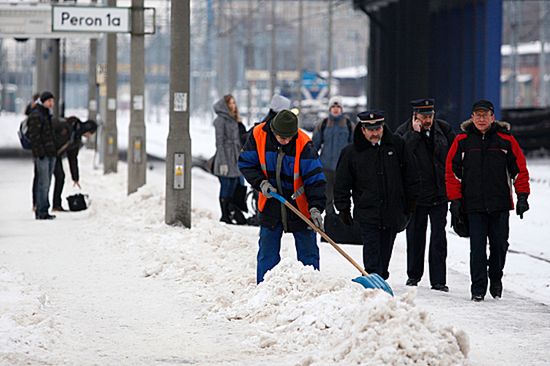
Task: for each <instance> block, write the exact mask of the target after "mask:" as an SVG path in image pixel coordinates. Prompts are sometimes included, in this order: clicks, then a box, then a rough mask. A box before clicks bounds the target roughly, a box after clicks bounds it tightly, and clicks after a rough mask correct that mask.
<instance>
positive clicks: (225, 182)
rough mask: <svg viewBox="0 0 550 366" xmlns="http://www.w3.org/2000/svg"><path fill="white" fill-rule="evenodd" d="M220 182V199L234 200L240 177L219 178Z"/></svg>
mask: <svg viewBox="0 0 550 366" xmlns="http://www.w3.org/2000/svg"><path fill="white" fill-rule="evenodd" d="M218 179H219V180H220V198H233V194H234V193H235V188H237V184H239V177H234V178H229V177H218Z"/></svg>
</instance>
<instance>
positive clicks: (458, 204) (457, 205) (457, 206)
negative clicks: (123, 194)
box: [450, 200, 462, 217]
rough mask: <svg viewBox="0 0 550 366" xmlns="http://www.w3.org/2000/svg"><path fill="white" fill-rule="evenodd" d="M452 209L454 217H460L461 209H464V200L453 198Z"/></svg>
mask: <svg viewBox="0 0 550 366" xmlns="http://www.w3.org/2000/svg"><path fill="white" fill-rule="evenodd" d="M450 211H451V215H453V216H454V217H460V211H462V201H461V200H452V201H451V209H450Z"/></svg>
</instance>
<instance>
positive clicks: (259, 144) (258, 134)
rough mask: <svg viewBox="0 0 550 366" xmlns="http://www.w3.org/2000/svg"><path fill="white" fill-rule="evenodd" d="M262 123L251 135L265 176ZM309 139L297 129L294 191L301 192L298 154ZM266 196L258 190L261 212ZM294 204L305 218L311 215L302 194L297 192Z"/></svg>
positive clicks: (264, 141) (265, 138) (264, 140)
mask: <svg viewBox="0 0 550 366" xmlns="http://www.w3.org/2000/svg"><path fill="white" fill-rule="evenodd" d="M264 126H265V122H264V123H260V124H259V125H257V126H256V127H254V129H253V130H252V135H253V136H254V141H255V142H256V151H257V152H258V160H259V161H260V167H261V169H262V171H263V172H264V175H265V176H266V178H267V165H266V160H265V144H266V141H267V133H266V132H265V131H264ZM309 141H311V139H310V138H309V136H308V135H307V134H306V133H305V132H304V131H302V130H300V129H298V138H297V139H296V155H295V157H294V177H293V178H294V184H293V188H294V192H301V191H302V190H303V185H304V183H303V181H302V176H301V175H300V156H301V155H302V151H303V149H304V147H305V146H306V144H307V143H308V142H309ZM266 202H267V198H266V197H265V196H264V195H263V193H262V192H259V195H258V210H259V211H260V212H262V211H263V210H264V208H265V204H266ZM296 205H297V206H298V209H299V210H300V212H301V213H303V214H304V215H305V216H306V217H307V218H310V217H311V214H310V213H309V204H308V202H307V198H306V196H305V195H304V194H299V195H298V197H296Z"/></svg>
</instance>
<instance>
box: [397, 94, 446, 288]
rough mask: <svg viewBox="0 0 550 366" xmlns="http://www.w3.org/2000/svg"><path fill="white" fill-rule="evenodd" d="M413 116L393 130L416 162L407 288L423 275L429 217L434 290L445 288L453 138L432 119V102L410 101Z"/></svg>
mask: <svg viewBox="0 0 550 366" xmlns="http://www.w3.org/2000/svg"><path fill="white" fill-rule="evenodd" d="M411 105H412V108H413V113H412V117H411V118H409V119H408V120H407V121H406V122H405V123H403V124H402V125H401V126H399V128H398V129H397V130H396V131H395V133H396V134H398V135H400V136H402V137H403V138H404V139H405V141H406V143H407V144H408V145H409V147H410V149H411V151H412V152H413V155H414V157H415V159H416V164H417V167H418V172H419V174H420V180H421V186H420V190H419V197H418V201H417V205H416V210H415V212H414V213H413V215H412V217H411V221H410V222H409V225H407V275H408V277H409V278H408V279H407V283H406V284H407V286H416V285H417V284H418V282H420V280H421V278H422V275H423V274H424V253H425V249H426V229H427V227H428V217H429V218H430V250H429V255H428V262H429V265H430V283H431V286H432V289H433V290H439V291H444V292H448V291H449V288H448V287H447V284H446V282H447V267H446V264H445V261H446V258H447V236H446V232H445V226H446V225H447V208H448V203H447V193H446V191H445V159H446V158H447V152H448V151H449V148H450V147H451V144H452V142H453V140H454V138H455V133H454V132H453V130H452V128H451V126H450V125H449V124H448V123H447V122H445V121H443V120H440V119H436V118H435V110H434V99H431V98H428V99H417V100H413V101H411Z"/></svg>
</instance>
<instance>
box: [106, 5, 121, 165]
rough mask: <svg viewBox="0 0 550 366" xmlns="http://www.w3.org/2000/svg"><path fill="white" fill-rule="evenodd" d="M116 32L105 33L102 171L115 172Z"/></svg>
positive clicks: (116, 154)
mask: <svg viewBox="0 0 550 366" xmlns="http://www.w3.org/2000/svg"><path fill="white" fill-rule="evenodd" d="M107 6H111V7H116V0H107ZM116 41H117V35H116V33H109V34H107V74H106V79H107V80H106V83H107V112H106V116H105V120H104V121H105V127H104V132H103V173H104V174H108V173H116V172H117V168H118V133H117V126H116V110H117V47H116V43H117V42H116Z"/></svg>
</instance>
